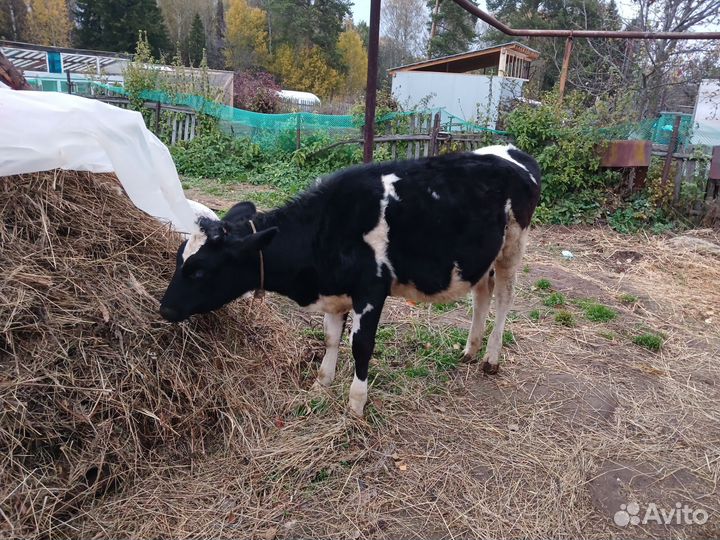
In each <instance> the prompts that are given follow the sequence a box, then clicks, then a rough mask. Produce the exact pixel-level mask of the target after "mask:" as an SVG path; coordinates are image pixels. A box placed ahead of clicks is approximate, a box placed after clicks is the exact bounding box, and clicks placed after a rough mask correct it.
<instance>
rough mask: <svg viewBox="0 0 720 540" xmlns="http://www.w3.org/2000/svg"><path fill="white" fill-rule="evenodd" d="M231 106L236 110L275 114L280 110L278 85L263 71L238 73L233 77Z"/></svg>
mask: <svg viewBox="0 0 720 540" xmlns="http://www.w3.org/2000/svg"><path fill="white" fill-rule="evenodd" d="M233 90H234V98H233V104H234V105H235V107H237V108H238V109H244V110H246V111H254V112H260V113H276V112H277V111H278V109H279V108H280V96H278V92H279V91H280V90H281V88H280V85H279V84H277V83H276V82H275V78H274V77H273V76H272V75H270V74H269V73H267V72H265V71H251V70H246V71H238V72H235V75H234V76H233Z"/></svg>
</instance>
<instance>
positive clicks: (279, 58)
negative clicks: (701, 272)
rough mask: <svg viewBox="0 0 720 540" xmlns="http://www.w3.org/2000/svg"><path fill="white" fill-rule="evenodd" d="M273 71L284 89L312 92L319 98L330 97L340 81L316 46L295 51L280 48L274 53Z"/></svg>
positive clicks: (338, 74)
mask: <svg viewBox="0 0 720 540" xmlns="http://www.w3.org/2000/svg"><path fill="white" fill-rule="evenodd" d="M273 70H274V72H275V73H276V74H277V75H278V77H279V78H280V79H281V81H282V83H283V87H284V88H287V89H288V90H300V91H305V92H312V93H313V94H316V95H318V96H320V97H321V98H328V97H331V96H332V95H333V93H334V92H335V90H336V89H337V88H338V86H339V84H340V79H341V77H340V73H338V71H337V70H336V69H334V68H333V67H332V66H330V64H329V63H328V62H327V59H326V58H325V56H324V55H323V53H322V51H321V50H320V49H319V47H312V46H311V47H304V48H302V49H300V50H299V51H295V50H293V48H292V47H291V46H290V45H281V46H280V47H279V48H278V49H277V52H276V53H275V60H274V62H273Z"/></svg>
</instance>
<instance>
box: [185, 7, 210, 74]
mask: <svg viewBox="0 0 720 540" xmlns="http://www.w3.org/2000/svg"><path fill="white" fill-rule="evenodd" d="M205 46H206V38H205V27H204V26H203V23H202V19H201V18H200V14H199V13H196V14H195V17H194V18H193V22H192V26H190V35H189V36H188V40H187V54H186V61H187V64H188V65H190V66H199V65H200V61H201V60H202V56H203V51H204V50H205Z"/></svg>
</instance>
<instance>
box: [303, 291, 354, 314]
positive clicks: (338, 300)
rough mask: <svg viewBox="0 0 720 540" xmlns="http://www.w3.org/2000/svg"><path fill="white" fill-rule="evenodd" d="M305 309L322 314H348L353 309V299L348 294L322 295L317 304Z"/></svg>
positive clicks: (316, 301) (314, 303)
mask: <svg viewBox="0 0 720 540" xmlns="http://www.w3.org/2000/svg"><path fill="white" fill-rule="evenodd" d="M303 309H305V310H307V311H314V312H320V313H347V312H348V311H350V310H351V309H352V299H351V298H350V297H349V296H348V295H347V294H341V295H338V296H323V295H322V294H321V295H320V296H319V297H318V299H317V300H315V302H313V303H312V304H310V305H309V306H305V307H304V308H303Z"/></svg>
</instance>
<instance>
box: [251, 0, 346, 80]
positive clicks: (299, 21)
mask: <svg viewBox="0 0 720 540" xmlns="http://www.w3.org/2000/svg"><path fill="white" fill-rule="evenodd" d="M263 6H264V8H265V10H266V11H267V14H268V17H267V24H268V47H269V50H270V52H272V53H274V52H275V51H276V49H277V48H278V47H279V46H281V45H290V46H291V48H292V49H294V50H296V51H300V50H304V49H307V48H312V46H316V47H319V48H320V49H321V50H322V51H324V53H325V56H326V59H327V61H328V62H330V64H331V65H332V66H333V67H334V68H336V69H338V68H340V65H341V62H340V55H339V54H338V51H337V48H336V45H337V41H338V37H339V36H340V33H341V32H342V30H343V21H344V20H345V19H346V18H347V17H348V16H349V14H350V6H351V3H350V2H349V0H264V1H263Z"/></svg>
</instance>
